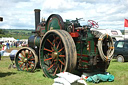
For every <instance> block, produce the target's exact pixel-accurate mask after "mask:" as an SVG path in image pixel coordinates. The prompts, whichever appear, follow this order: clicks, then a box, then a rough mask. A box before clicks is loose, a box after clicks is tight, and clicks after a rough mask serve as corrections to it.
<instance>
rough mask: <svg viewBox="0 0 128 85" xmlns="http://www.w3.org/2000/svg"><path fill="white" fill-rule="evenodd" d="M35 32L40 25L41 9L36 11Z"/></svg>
mask: <svg viewBox="0 0 128 85" xmlns="http://www.w3.org/2000/svg"><path fill="white" fill-rule="evenodd" d="M34 11H35V30H36V28H37V25H38V24H39V23H40V11H41V10H40V9H35V10H34Z"/></svg>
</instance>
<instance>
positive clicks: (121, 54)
mask: <svg viewBox="0 0 128 85" xmlns="http://www.w3.org/2000/svg"><path fill="white" fill-rule="evenodd" d="M114 47H115V51H114V57H115V58H117V61H118V62H125V61H128V40H119V41H116V42H115V45H114Z"/></svg>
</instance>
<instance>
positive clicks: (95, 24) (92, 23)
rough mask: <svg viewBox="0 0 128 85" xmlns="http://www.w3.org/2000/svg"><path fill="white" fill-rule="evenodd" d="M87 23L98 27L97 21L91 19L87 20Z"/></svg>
mask: <svg viewBox="0 0 128 85" xmlns="http://www.w3.org/2000/svg"><path fill="white" fill-rule="evenodd" d="M88 25H90V26H92V27H93V28H98V27H99V25H98V22H95V21H93V20H88Z"/></svg>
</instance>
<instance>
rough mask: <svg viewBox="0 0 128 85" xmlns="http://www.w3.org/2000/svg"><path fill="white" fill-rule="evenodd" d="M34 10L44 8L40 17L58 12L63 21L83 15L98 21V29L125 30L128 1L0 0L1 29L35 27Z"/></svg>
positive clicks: (127, 16)
mask: <svg viewBox="0 0 128 85" xmlns="http://www.w3.org/2000/svg"><path fill="white" fill-rule="evenodd" d="M34 9H40V10H41V18H42V17H43V18H45V20H47V18H48V17H49V16H50V15H51V14H59V15H60V16H61V17H62V18H63V21H65V20H66V19H70V20H75V19H76V18H83V20H81V21H80V23H81V25H87V21H88V20H94V21H96V22H98V24H99V29H121V30H123V29H124V19H128V0H0V17H3V22H0V28H2V29H35V22H34Z"/></svg>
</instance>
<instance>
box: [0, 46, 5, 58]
mask: <svg viewBox="0 0 128 85" xmlns="http://www.w3.org/2000/svg"><path fill="white" fill-rule="evenodd" d="M5 50H6V45H4V44H3V46H2V49H1V51H0V60H1V56H3V54H4V52H5Z"/></svg>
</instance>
